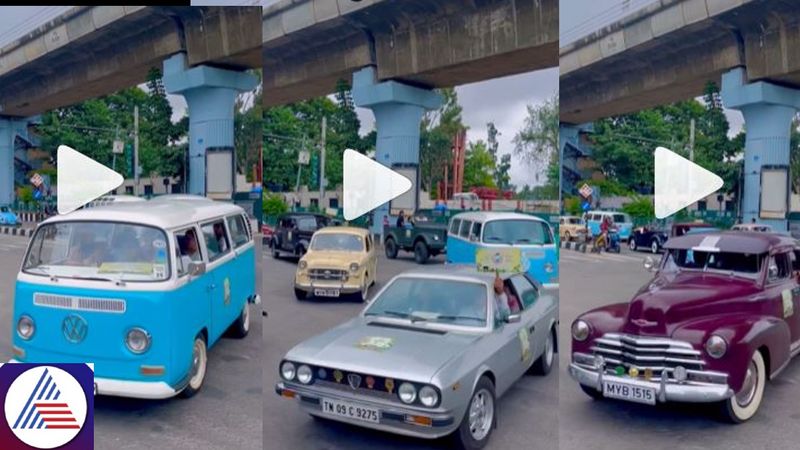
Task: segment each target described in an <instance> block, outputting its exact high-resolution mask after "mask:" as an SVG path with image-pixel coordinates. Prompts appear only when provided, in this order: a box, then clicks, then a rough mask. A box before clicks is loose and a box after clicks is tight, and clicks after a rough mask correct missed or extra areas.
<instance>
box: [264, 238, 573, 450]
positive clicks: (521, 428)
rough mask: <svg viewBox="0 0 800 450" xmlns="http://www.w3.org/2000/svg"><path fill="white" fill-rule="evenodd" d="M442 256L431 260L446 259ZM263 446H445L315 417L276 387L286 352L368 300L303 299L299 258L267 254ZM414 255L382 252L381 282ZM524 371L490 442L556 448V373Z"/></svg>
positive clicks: (410, 264)
mask: <svg viewBox="0 0 800 450" xmlns="http://www.w3.org/2000/svg"><path fill="white" fill-rule="evenodd" d="M442 262H443V257H442V256H439V257H437V258H434V259H432V260H431V262H429V263H428V264H441V263H442ZM264 266H265V276H264V288H263V290H262V292H263V295H264V305H263V306H264V309H265V310H266V311H267V312H268V313H269V317H266V318H264V339H265V341H264V359H263V374H264V448H265V449H309V450H317V449H326V450H328V449H348V450H351V449H369V450H377V449H407V448H415V449H440V450H441V449H445V448H448V444H449V442H448V441H446V440H436V441H426V440H420V439H412V438H407V437H403V436H397V435H393V434H388V433H381V432H376V431H372V430H368V429H365V428H360V427H355V426H350V425H346V424H340V423H336V422H329V421H320V420H314V419H313V418H311V417H310V416H309V415H307V414H306V413H304V412H302V411H301V410H300V407H299V406H298V405H297V404H295V402H294V401H292V400H286V399H283V398H280V397H278V396H277V395H276V394H275V392H274V386H275V383H277V382H278V380H279V375H278V364H279V362H280V360H281V358H282V357H283V355H284V354H285V353H286V352H287V351H288V350H289V349H291V348H292V347H293V346H295V345H297V344H299V343H300V342H302V341H303V340H305V339H307V338H309V337H311V336H313V335H316V334H319V333H321V332H323V331H325V330H327V329H329V328H331V327H333V326H335V325H338V324H339V323H341V322H344V321H346V320H348V319H349V318H351V317H353V316H354V315H356V314H358V312H359V311H360V310H361V308H362V307H363V305H362V304H360V303H356V302H354V301H344V300H335V301H331V300H325V301H314V300H306V301H303V302H298V301H297V300H296V299H295V297H294V293H293V291H292V280H293V277H294V273H295V269H296V260H293V259H282V260H274V259H272V257H271V256H265V259H264ZM415 266H416V264H415V263H414V261H413V259H411V256H410V255H402V254H401V256H400V257H399V258H398V259H397V260H387V259H386V258H384V257H383V256H381V258H380V260H379V261H378V275H379V276H378V282H377V286H376V287H375V288H373V289H372V290H371V293H372V294H374V293H377V292H378V290H379V289H380V288H381V287H382V286H383V285H384V284H385V283H386V282H387V281H388V280H389V279H390V278H391V277H392V276H394V275H395V274H397V273H400V272H402V271H403V270H407V269H411V268H414V267H415ZM560 372H561V371H560V370H559V369H558V367H554V368H553V371H552V372H551V373H550V375H548V376H547V377H539V376H530V375H526V376H524V377H523V378H521V379H520V380H518V381H517V382H516V383H515V384H514V386H513V387H512V388H511V389H510V390H509V391H508V392H507V393H506V394H505V395H504V396H503V397H502V398H501V399H500V401H499V403H498V407H499V409H498V414H499V416H498V417H499V424H498V428H497V429H495V430H494V433H493V435H492V437H491V440H490V442H489V444H488V446H487V447H486V448H487V449H492V450H500V449H503V450H506V449H556V448H558V442H557V438H558V414H557V411H556V408H557V407H558V398H557V391H558V374H559V373H560Z"/></svg>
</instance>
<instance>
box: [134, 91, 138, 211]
mask: <svg viewBox="0 0 800 450" xmlns="http://www.w3.org/2000/svg"><path fill="white" fill-rule="evenodd" d="M133 195H135V196H138V195H139V106H134V107H133Z"/></svg>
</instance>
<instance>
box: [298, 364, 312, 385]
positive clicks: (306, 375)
mask: <svg viewBox="0 0 800 450" xmlns="http://www.w3.org/2000/svg"><path fill="white" fill-rule="evenodd" d="M312 378H313V373H312V371H311V368H310V367H308V366H307V365H305V364H303V365H302V366H300V367H298V368H297V381H299V382H301V383H303V384H308V383H311V379H312Z"/></svg>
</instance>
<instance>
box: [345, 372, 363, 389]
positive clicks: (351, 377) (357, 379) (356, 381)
mask: <svg viewBox="0 0 800 450" xmlns="http://www.w3.org/2000/svg"><path fill="white" fill-rule="evenodd" d="M347 382H348V383H350V387H351V388H353V389H358V387H359V386H361V375H358V374H355V373H351V374H348V375H347Z"/></svg>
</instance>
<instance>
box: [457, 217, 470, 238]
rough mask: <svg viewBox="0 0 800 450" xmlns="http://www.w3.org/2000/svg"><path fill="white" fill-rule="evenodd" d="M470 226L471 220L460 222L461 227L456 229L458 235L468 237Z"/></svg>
mask: <svg viewBox="0 0 800 450" xmlns="http://www.w3.org/2000/svg"><path fill="white" fill-rule="evenodd" d="M470 228H472V222H470V221H469V220H465V221H463V222H461V229H459V230H458V235H459V236H461V237H463V238H466V237H469V230H470Z"/></svg>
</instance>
